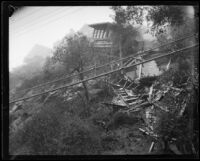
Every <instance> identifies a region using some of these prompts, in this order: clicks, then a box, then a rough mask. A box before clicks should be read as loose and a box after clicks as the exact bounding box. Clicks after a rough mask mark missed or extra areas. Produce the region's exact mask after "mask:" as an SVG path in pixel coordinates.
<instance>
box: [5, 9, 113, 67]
mask: <svg viewBox="0 0 200 161" xmlns="http://www.w3.org/2000/svg"><path fill="white" fill-rule="evenodd" d="M112 14H113V12H112V10H111V9H110V7H108V6H107V7H106V6H77V7H24V8H23V9H21V10H20V11H18V12H16V13H14V14H13V15H12V17H10V18H9V70H12V69H13V68H14V67H17V66H19V65H22V64H23V59H24V57H25V56H26V55H27V54H28V52H29V51H30V50H31V48H32V47H33V46H34V45H35V44H40V45H43V46H46V47H48V48H52V47H53V44H54V43H55V42H56V41H58V40H60V39H62V38H63V37H64V36H65V35H66V34H67V33H69V32H70V30H71V29H73V30H74V31H78V30H79V29H80V28H81V27H82V26H83V25H84V24H91V23H98V22H112V21H113V20H112V18H111V17H110V15H112Z"/></svg>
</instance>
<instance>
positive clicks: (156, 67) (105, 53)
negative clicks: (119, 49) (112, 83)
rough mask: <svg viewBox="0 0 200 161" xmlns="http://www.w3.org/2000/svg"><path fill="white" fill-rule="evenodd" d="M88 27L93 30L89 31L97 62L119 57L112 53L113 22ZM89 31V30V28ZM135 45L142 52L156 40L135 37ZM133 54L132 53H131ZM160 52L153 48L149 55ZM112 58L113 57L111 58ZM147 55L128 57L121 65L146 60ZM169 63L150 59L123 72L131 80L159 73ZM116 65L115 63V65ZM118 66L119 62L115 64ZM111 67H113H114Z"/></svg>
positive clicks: (102, 62) (101, 62)
mask: <svg viewBox="0 0 200 161" xmlns="http://www.w3.org/2000/svg"><path fill="white" fill-rule="evenodd" d="M88 26H89V27H90V29H91V28H92V29H93V32H90V36H91V39H92V40H93V45H94V46H93V47H94V49H95V50H94V51H95V56H97V55H98V56H97V58H96V60H97V62H98V61H99V62H100V63H99V64H105V63H106V62H107V61H109V60H116V59H119V57H117V58H116V57H114V56H113V55H112V48H113V41H112V35H113V34H118V33H116V32H115V31H114V30H113V29H114V27H115V24H114V23H109V22H103V23H95V24H90V25H88ZM90 31H91V30H90ZM134 40H135V42H136V43H134V44H133V47H134V46H135V45H137V46H139V50H140V51H141V52H142V51H143V50H148V49H151V48H154V47H155V46H157V45H156V40H155V39H154V40H150V39H148V38H147V39H144V38H143V37H135V38H134ZM133 54H134V53H133ZM155 54H162V53H160V52H159V50H157V49H155V50H153V51H152V52H151V53H150V55H155ZM113 58H114V59H113ZM146 59H147V57H143V58H141V57H140V56H138V57H137V59H128V60H126V61H125V62H123V66H130V65H132V64H134V63H138V62H141V61H142V60H146ZM168 63H169V59H166V60H164V61H151V62H148V63H145V64H143V65H138V66H136V67H131V68H128V69H125V70H124V71H123V73H124V74H125V75H126V77H128V78H129V79H131V80H134V79H136V78H141V77H142V76H154V75H160V74H161V73H162V71H163V70H165V68H166V65H167V64H168ZM97 64H98V63H97ZM115 66H116V65H115ZM117 66H118V67H119V64H117ZM112 69H115V67H114V68H113V67H112Z"/></svg>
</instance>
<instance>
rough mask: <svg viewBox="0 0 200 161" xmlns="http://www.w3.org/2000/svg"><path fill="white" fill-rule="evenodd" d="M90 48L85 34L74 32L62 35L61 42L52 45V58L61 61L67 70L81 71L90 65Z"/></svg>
mask: <svg viewBox="0 0 200 161" xmlns="http://www.w3.org/2000/svg"><path fill="white" fill-rule="evenodd" d="M91 59H92V50H91V47H90V42H89V40H88V39H87V37H86V36H84V35H82V34H79V33H77V34H75V35H73V36H71V37H64V38H63V40H62V41H61V43H59V44H58V45H57V46H55V47H54V55H53V60H54V61H55V62H56V61H59V62H60V63H63V64H64V65H65V67H66V70H67V71H78V72H80V71H82V70H83V69H84V68H85V67H86V66H88V65H90V63H91Z"/></svg>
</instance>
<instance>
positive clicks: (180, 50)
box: [9, 43, 199, 104]
mask: <svg viewBox="0 0 200 161" xmlns="http://www.w3.org/2000/svg"><path fill="white" fill-rule="evenodd" d="M197 46H199V43H198V44H194V45H192V46H189V47H185V48H182V49H179V50H176V51H173V52H170V53H167V54H163V55H159V56H156V57H154V58H150V59H148V60H144V61H141V62H139V63H135V64H133V65H130V66H127V67H121V68H120V69H116V70H113V71H110V72H107V73H103V74H99V75H98V76H94V77H91V78H87V79H84V80H81V81H78V82H76V83H71V84H68V85H65V86H62V87H58V88H55V89H52V90H48V91H45V92H42V93H39V94H35V95H32V96H29V97H24V98H20V99H16V100H13V101H10V102H9V104H11V103H15V102H19V101H22V100H26V99H29V98H33V97H36V96H40V95H43V94H46V93H49V92H53V91H56V90H59V89H62V88H67V87H71V86H74V85H77V84H80V83H82V82H86V81H89V80H92V79H96V78H99V77H102V76H105V75H109V74H112V73H115V72H118V71H121V70H123V69H128V68H131V67H134V66H137V65H140V64H144V63H146V62H150V61H152V60H156V59H159V58H162V57H166V56H169V55H172V54H175V53H183V52H182V51H185V50H188V49H190V48H194V47H197Z"/></svg>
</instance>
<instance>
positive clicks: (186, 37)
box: [19, 34, 198, 92]
mask: <svg viewBox="0 0 200 161" xmlns="http://www.w3.org/2000/svg"><path fill="white" fill-rule="evenodd" d="M196 35H198V34H192V35H189V36H185V37H183V38H180V39H177V40H175V41H172V42H170V43H165V44H163V45H160V46H157V47H155V48H152V49H149V50H145V51H143V52H141V53H139V52H138V53H136V54H134V55H130V56H127V57H124V58H122V59H118V60H114V61H111V62H109V63H106V64H103V65H101V66H98V67H96V68H94V66H92V67H91V68H90V69H88V70H86V71H83V72H80V73H79V74H83V73H87V72H90V71H92V70H94V69H99V68H102V67H105V66H108V65H111V64H115V63H116V62H119V61H123V60H126V59H128V58H136V57H135V56H138V55H140V56H144V55H146V54H147V53H148V52H150V51H152V50H155V49H158V48H160V47H164V46H167V45H169V44H172V43H175V42H178V41H181V40H184V39H188V38H191V37H194V36H196ZM79 74H74V75H71V76H69V75H66V77H64V78H60V79H57V80H54V81H50V82H46V83H43V84H39V85H37V86H34V87H31V88H27V89H23V90H21V91H25V90H30V89H34V88H38V87H41V86H45V85H47V84H51V83H55V82H59V81H61V80H65V79H68V78H71V77H75V76H78V75H79ZM19 92H20V91H19Z"/></svg>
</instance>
